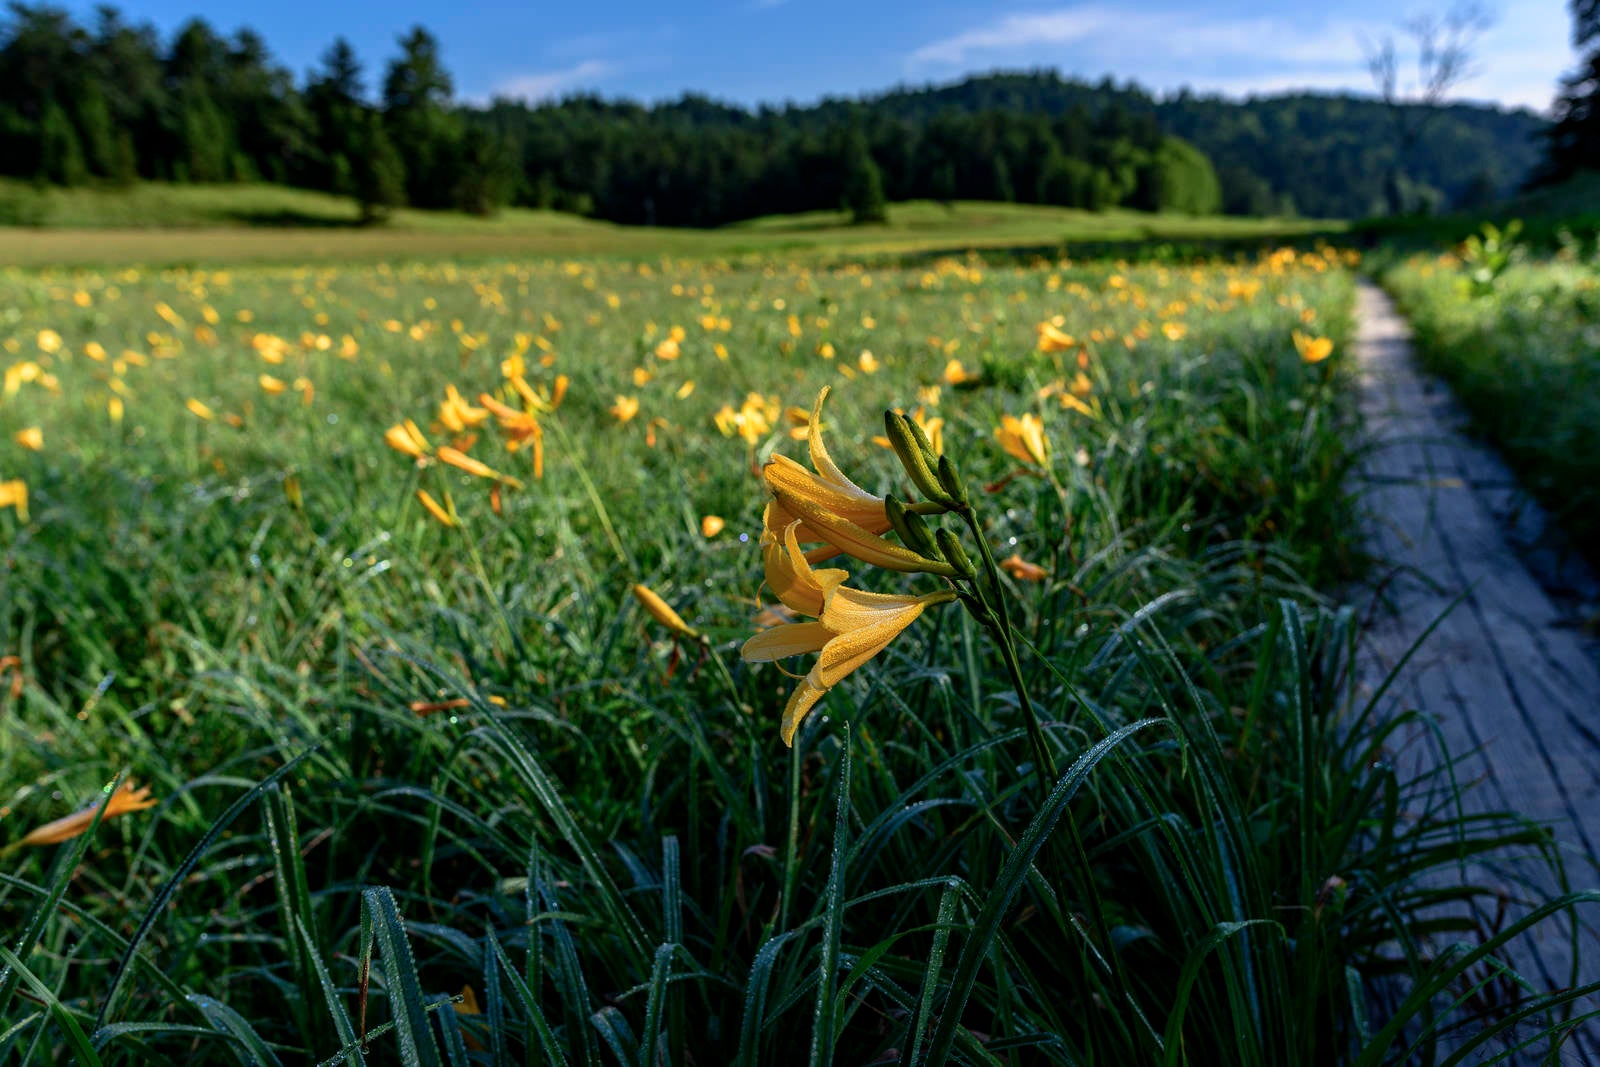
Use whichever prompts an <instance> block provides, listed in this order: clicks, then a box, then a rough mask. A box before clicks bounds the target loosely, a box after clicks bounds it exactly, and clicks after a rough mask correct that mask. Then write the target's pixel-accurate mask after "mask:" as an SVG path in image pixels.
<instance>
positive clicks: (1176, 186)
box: [1155, 137, 1222, 215]
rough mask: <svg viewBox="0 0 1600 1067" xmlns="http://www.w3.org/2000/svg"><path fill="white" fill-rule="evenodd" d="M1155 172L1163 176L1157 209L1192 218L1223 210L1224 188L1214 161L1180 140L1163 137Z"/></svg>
mask: <svg viewBox="0 0 1600 1067" xmlns="http://www.w3.org/2000/svg"><path fill="white" fill-rule="evenodd" d="M1155 170H1156V171H1157V172H1158V173H1159V174H1160V175H1161V197H1160V202H1159V205H1158V207H1157V210H1160V211H1182V212H1184V213H1186V214H1189V215H1214V214H1216V213H1217V212H1218V211H1220V210H1222V187H1221V186H1220V185H1219V184H1218V183H1217V172H1216V171H1215V170H1213V169H1212V167H1211V161H1210V160H1209V159H1207V158H1206V157H1205V155H1204V154H1203V153H1201V152H1200V151H1199V149H1197V148H1195V147H1194V145H1192V144H1190V143H1188V142H1187V141H1181V140H1179V139H1178V138H1176V137H1167V138H1163V139H1162V142H1161V148H1160V149H1159V150H1157V152H1156V158H1155Z"/></svg>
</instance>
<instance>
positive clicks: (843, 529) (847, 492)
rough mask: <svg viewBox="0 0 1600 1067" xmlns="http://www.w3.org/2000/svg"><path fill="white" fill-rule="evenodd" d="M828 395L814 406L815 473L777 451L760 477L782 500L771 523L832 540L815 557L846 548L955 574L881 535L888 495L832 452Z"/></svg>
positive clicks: (878, 561) (894, 563)
mask: <svg viewBox="0 0 1600 1067" xmlns="http://www.w3.org/2000/svg"><path fill="white" fill-rule="evenodd" d="M827 398H828V389H827V387H823V389H822V391H821V392H820V393H819V394H817V404H816V407H815V408H813V409H812V413H811V433H810V435H809V436H808V437H807V441H806V443H807V445H808V447H809V450H810V453H811V464H812V466H814V467H815V468H816V473H812V472H811V471H808V470H806V469H805V467H803V466H801V465H800V464H799V463H796V462H795V461H794V460H792V459H789V458H788V457H786V456H774V457H772V459H770V460H769V461H768V462H767V464H766V466H764V467H762V468H761V477H762V479H763V480H764V481H765V482H766V484H767V488H768V489H769V490H771V492H772V495H773V498H774V501H775V503H776V505H777V506H776V507H769V508H768V509H767V515H768V525H769V526H770V527H772V528H774V529H776V528H781V527H784V526H787V525H789V524H790V523H792V522H796V521H799V522H800V523H801V524H802V525H801V538H802V540H806V541H821V542H824V543H825V545H826V546H827V547H825V548H822V549H817V550H813V551H812V552H811V553H809V556H808V558H810V559H811V561H812V562H814V563H815V562H820V561H821V560H824V559H827V558H829V557H830V556H834V555H837V554H838V553H840V552H843V553H845V554H846V555H850V556H854V557H855V558H856V559H859V560H861V561H862V562H864V563H871V564H874V565H875V566H879V567H883V568H886V569H888V570H894V571H905V572H908V573H912V574H942V575H945V576H946V577H952V576H954V575H955V573H956V572H955V569H954V568H953V567H951V566H950V565H949V564H946V563H941V562H940V561H938V560H934V559H929V558H927V557H926V556H922V555H919V554H918V553H916V552H913V551H911V550H910V549H908V548H905V547H903V546H901V545H897V544H895V543H894V542H892V541H889V540H886V539H885V538H883V537H881V536H879V535H880V534H882V533H883V532H884V531H885V530H887V529H889V517H888V513H887V511H886V510H885V508H884V502H883V498H882V497H880V496H875V495H873V494H872V493H869V492H867V491H866V490H865V489H863V488H861V487H860V486H859V485H857V484H856V483H855V482H853V481H851V480H850V478H849V477H848V476H846V474H845V473H844V471H842V470H840V469H839V465H838V464H837V463H835V462H834V461H833V457H832V456H831V455H829V454H828V446H827V444H826V443H825V442H824V440H823V433H822V404H823V401H825V400H826V399H827Z"/></svg>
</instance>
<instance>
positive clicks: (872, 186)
mask: <svg viewBox="0 0 1600 1067" xmlns="http://www.w3.org/2000/svg"><path fill="white" fill-rule="evenodd" d="M844 207H845V210H846V211H849V212H850V221H851V222H852V223H855V224H857V225H859V224H862V223H867V222H887V221H889V201H888V199H887V198H886V197H885V196H884V195H883V172H882V171H880V170H879V169H878V164H877V163H876V162H875V161H874V160H873V158H872V153H871V152H870V151H869V150H868V149H867V138H866V136H865V135H864V134H862V132H861V131H860V130H851V131H850V133H849V135H848V137H847V138H846V140H845V152H844Z"/></svg>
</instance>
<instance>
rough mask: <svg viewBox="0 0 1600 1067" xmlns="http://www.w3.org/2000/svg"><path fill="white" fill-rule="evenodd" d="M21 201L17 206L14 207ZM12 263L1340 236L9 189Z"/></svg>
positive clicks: (991, 213)
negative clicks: (370, 211) (616, 214)
mask: <svg viewBox="0 0 1600 1067" xmlns="http://www.w3.org/2000/svg"><path fill="white" fill-rule="evenodd" d="M8 203H9V204H10V205H11V206H10V208H9V209H7V208H6V207H5V205H7V204H8ZM8 219H9V220H11V221H13V222H17V221H25V222H27V223H28V224H27V225H23V226H18V225H14V224H13V225H10V226H6V225H0V262H3V263H8V264H14V265H17V266H60V265H110V264H124V263H137V264H153V265H163V264H185V263H229V264H237V263H255V262H308V261H312V260H324V259H327V260H377V259H396V258H418V259H427V258H442V257H447V256H448V257H452V258H460V257H475V258H486V257H494V256H509V255H532V256H568V255H601V256H621V257H639V256H703V257H725V256H741V255H771V254H775V253H779V252H803V253H808V254H811V255H819V254H821V255H828V254H834V253H837V254H838V255H842V256H843V255H902V254H907V253H920V252H930V251H931V252H940V251H944V252H962V251H966V250H967V249H971V248H1000V247H1030V248H1039V249H1041V250H1044V251H1046V252H1050V251H1053V250H1055V249H1056V248H1057V246H1062V245H1065V246H1067V247H1068V248H1069V249H1070V247H1071V246H1072V245H1073V244H1075V243H1090V244H1102V243H1107V242H1137V241H1145V240H1154V241H1179V242H1189V241H1230V240H1251V239H1259V240H1262V241H1266V240H1271V239H1274V238H1283V237H1293V236H1297V235H1303V234H1307V233H1316V232H1326V231H1329V230H1331V229H1336V228H1337V224H1331V223H1325V222H1319V221H1316V220H1302V219H1240V218H1225V217H1199V218H1195V217H1189V216H1184V215H1152V214H1147V213H1143V212H1136V211H1108V212H1088V211H1080V210H1077V209H1073V208H1052V207H1039V206H1029V205H1016V204H987V203H976V202H966V201H961V202H957V203H954V204H951V205H949V206H948V207H946V206H943V205H939V204H933V203H928V202H918V203H909V204H898V205H895V206H894V207H893V208H892V209H891V211H890V218H889V222H888V223H886V224H883V225H874V226H851V225H849V224H848V219H847V218H846V217H845V216H844V215H842V214H840V213H837V212H818V213H813V214H810V215H793V216H780V217H774V218H768V219H755V220H751V221H750V222H746V223H741V224H738V225H735V226H728V227H724V228H722V229H719V230H688V229H667V228H647V227H638V226H618V225H615V224H612V223H607V222H597V221H594V220H590V219H583V218H579V217H577V216H574V215H563V214H560V213H557V212H553V211H530V210H526V209H521V208H510V209H507V210H505V211H502V212H501V213H500V214H499V215H497V216H495V217H494V218H490V219H480V218H475V217H473V216H470V215H462V214H458V213H454V212H442V211H415V210H401V211H398V212H396V213H395V214H394V216H393V218H392V219H391V220H390V221H389V222H388V223H387V224H386V225H383V226H377V227H362V226H359V225H357V210H356V206H355V204H354V203H353V202H352V201H350V200H349V199H346V198H340V197H334V196H329V195H327V194H324V193H316V192H311V191H307V190H299V189H289V188H285V187H283V186H273V185H257V186H251V185H224V186H195V185H160V184H153V183H152V184H144V185H139V186H135V187H133V188H131V189H120V190H114V189H58V188H46V189H35V188H34V187H33V186H29V185H24V184H22V183H20V182H7V181H4V180H0V224H3V223H4V222H6V221H7V220H8Z"/></svg>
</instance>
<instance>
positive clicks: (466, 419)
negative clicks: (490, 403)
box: [439, 385, 489, 433]
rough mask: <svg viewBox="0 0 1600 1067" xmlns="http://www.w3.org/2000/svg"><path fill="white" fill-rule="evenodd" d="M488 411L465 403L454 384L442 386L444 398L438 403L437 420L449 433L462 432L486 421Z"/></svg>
mask: <svg viewBox="0 0 1600 1067" xmlns="http://www.w3.org/2000/svg"><path fill="white" fill-rule="evenodd" d="M488 418H489V413H488V412H487V411H485V410H484V409H483V408H475V407H473V406H472V405H471V404H469V403H467V400H466V398H465V397H463V396H462V395H461V392H460V390H458V389H457V388H456V387H455V386H454V385H446V386H445V387H444V400H443V401H441V402H440V404H439V422H440V423H441V424H442V425H443V426H444V428H445V429H447V430H449V431H450V432H451V433H464V432H465V431H467V430H469V429H472V428H474V427H476V426H481V425H483V424H484V422H486V421H488Z"/></svg>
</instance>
